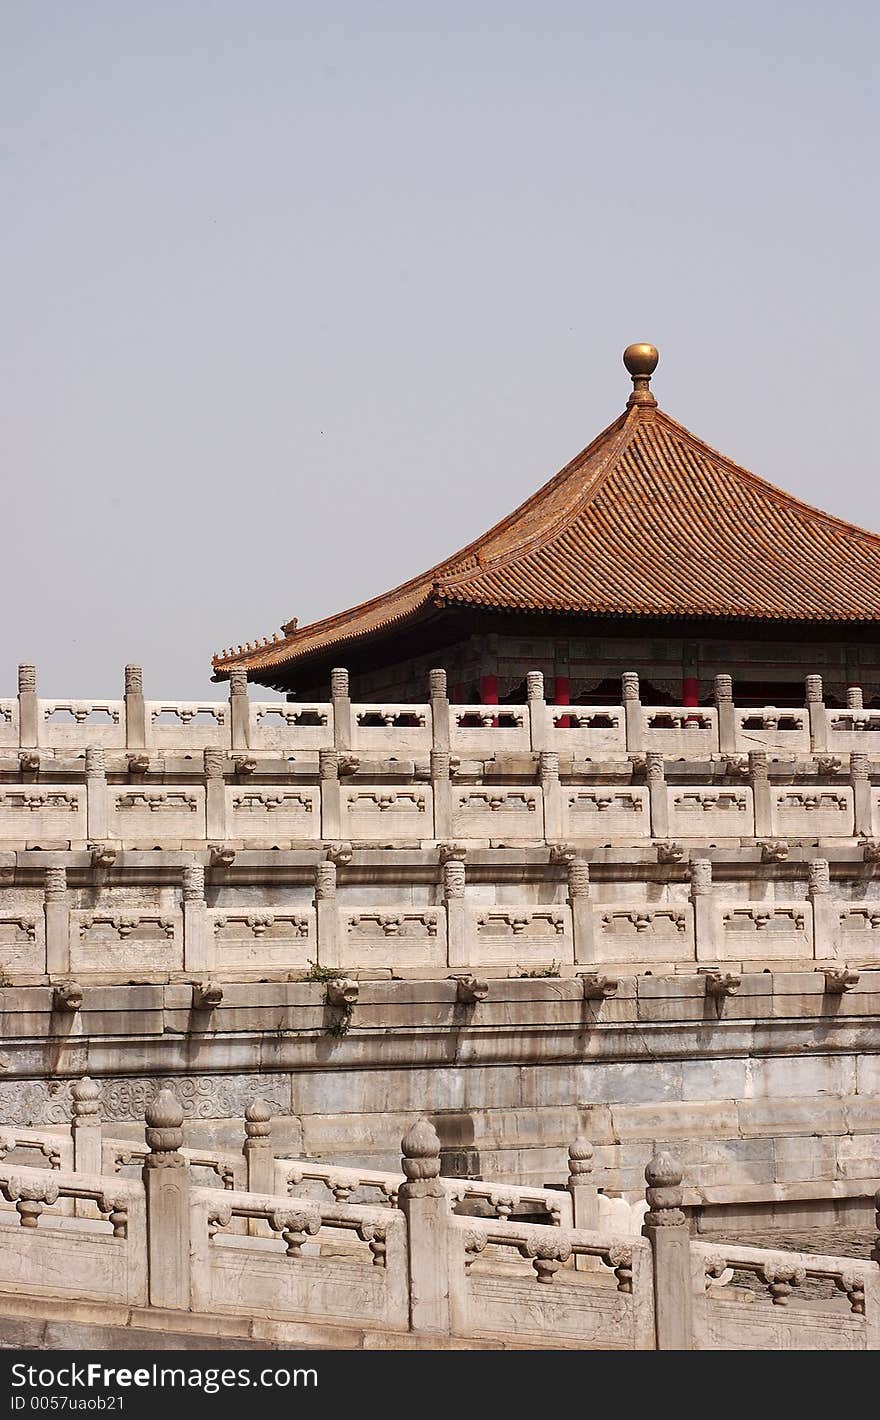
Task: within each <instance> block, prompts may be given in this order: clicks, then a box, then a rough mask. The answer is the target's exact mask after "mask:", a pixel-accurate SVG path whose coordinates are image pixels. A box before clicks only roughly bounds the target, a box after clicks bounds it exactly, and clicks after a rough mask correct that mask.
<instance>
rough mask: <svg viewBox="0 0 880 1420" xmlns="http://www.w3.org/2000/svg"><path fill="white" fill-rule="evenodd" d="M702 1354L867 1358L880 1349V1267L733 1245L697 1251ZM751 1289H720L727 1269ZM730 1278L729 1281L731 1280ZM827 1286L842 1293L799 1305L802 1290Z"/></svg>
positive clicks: (696, 1310) (697, 1339)
mask: <svg viewBox="0 0 880 1420" xmlns="http://www.w3.org/2000/svg"><path fill="white" fill-rule="evenodd" d="M690 1255H691V1275H692V1280H693V1325H694V1346H695V1349H697V1350H709V1351H745V1350H756V1351H863V1350H866V1349H867V1348H868V1347H869V1346H871V1345H872V1344H874V1345H876V1342H873V1343H872V1341H871V1339H870V1338H871V1332H872V1330H873V1331H874V1332H875V1334H876V1317H875V1316H874V1314H873V1313H874V1309H875V1308H876V1306H877V1301H878V1298H877V1280H876V1275H875V1274H876V1273H877V1264H876V1263H871V1262H866V1261H865V1262H863V1261H861V1260H860V1259H857V1258H852V1257H825V1256H822V1255H821V1254H819V1253H805V1252H775V1251H773V1252H771V1251H765V1250H764V1249H762V1248H752V1247H739V1246H737V1245H735V1244H730V1243H711V1244H707V1243H696V1242H692V1243H691V1245H690ZM729 1268H732V1269H733V1270H734V1272H735V1273H740V1274H741V1275H742V1278H743V1281H744V1282H746V1281H747V1279H748V1281H749V1282H750V1283H751V1287H750V1290H751V1289H752V1288H753V1290H754V1300H753V1301H752V1302H751V1304H750V1305H745V1306H744V1305H743V1297H742V1288H739V1289H738V1291H733V1292H728V1290H727V1288H726V1287H718V1286H714V1287H713V1283H715V1282H716V1281H717V1279H718V1278H720V1277H721V1276H722V1275H724V1274H725V1273H726V1272H727V1269H729ZM728 1275H729V1274H728ZM808 1280H810V1281H819V1282H825V1283H826V1284H828V1285H826V1287H825V1288H824V1290H825V1291H826V1292H827V1291H828V1290H830V1287H833V1288H834V1293H833V1295H832V1296H830V1297H828V1298H827V1299H821V1300H810V1301H805V1302H804V1303H801V1304H800V1305H799V1301H798V1295H797V1293H798V1288H799V1287H802V1286H804V1284H805V1283H806V1282H807V1281H808Z"/></svg>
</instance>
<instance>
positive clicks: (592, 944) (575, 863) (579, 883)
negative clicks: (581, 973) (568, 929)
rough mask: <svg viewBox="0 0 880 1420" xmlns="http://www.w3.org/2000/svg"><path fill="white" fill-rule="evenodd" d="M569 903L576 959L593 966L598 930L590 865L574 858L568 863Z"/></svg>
mask: <svg viewBox="0 0 880 1420" xmlns="http://www.w3.org/2000/svg"><path fill="white" fill-rule="evenodd" d="M568 905H569V907H570V908H571V923H572V935H573V937H574V959H575V961H576V962H577V963H578V964H579V965H582V964H586V965H589V966H592V965H593V964H594V963H595V961H596V932H595V924H594V922H593V904H592V901H591V898H590V865H589V863H586V862H585V861H584V859H583V858H572V860H571V862H570V863H569V865H568Z"/></svg>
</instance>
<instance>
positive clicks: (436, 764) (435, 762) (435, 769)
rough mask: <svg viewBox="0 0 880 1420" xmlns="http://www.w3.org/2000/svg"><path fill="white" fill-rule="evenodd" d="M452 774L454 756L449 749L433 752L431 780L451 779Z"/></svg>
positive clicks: (433, 750)
mask: <svg viewBox="0 0 880 1420" xmlns="http://www.w3.org/2000/svg"><path fill="white" fill-rule="evenodd" d="M451 774H452V755H451V754H450V753H449V750H448V749H432V750H431V778H432V779H439V780H441V781H442V780H444V779H449V778H450V776H451Z"/></svg>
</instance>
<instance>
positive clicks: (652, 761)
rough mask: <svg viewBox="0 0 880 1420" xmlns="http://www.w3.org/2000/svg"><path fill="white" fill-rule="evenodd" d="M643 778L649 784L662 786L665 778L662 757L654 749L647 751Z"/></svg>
mask: <svg viewBox="0 0 880 1420" xmlns="http://www.w3.org/2000/svg"><path fill="white" fill-rule="evenodd" d="M645 778H646V779H647V781H648V783H649V784H662V783H663V782H664V780H665V778H666V768H665V764H664V760H663V755H662V754H661V753H660V752H659V750H656V749H649V750H648V752H647V754H646V755H645Z"/></svg>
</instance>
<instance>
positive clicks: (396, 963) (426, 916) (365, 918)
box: [338, 904, 447, 971]
mask: <svg viewBox="0 0 880 1420" xmlns="http://www.w3.org/2000/svg"><path fill="white" fill-rule="evenodd" d="M338 943H339V965H340V966H341V967H345V968H346V969H351V970H355V969H356V968H358V967H360V968H370V967H380V968H386V967H390V968H391V969H392V970H393V969H394V968H395V967H398V968H400V969H401V970H404V969H410V970H423V969H426V968H434V969H436V970H437V971H445V970H446V962H447V947H446V910H445V908H443V907H404V906H401V905H399V904H398V905H396V906H389V907H381V906H380V907H361V908H357V909H354V908H350V907H349V908H345V907H340V908H339V931H338Z"/></svg>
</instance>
